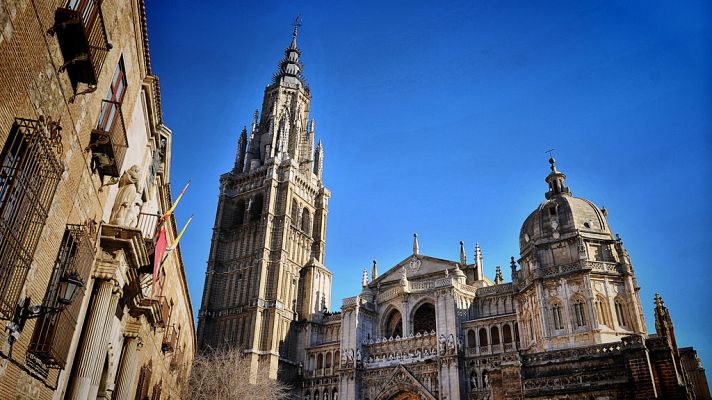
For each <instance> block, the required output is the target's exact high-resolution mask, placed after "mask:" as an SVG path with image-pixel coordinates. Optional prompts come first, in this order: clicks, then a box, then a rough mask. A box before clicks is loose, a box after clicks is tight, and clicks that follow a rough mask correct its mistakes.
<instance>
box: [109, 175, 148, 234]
mask: <svg viewBox="0 0 712 400" xmlns="http://www.w3.org/2000/svg"><path fill="white" fill-rule="evenodd" d="M140 179H141V170H140V169H139V168H138V166H137V165H134V166H133V167H131V168H129V169H128V170H127V171H126V172H124V174H123V175H121V179H119V191H118V193H117V194H116V199H115V200H114V207H113V208H112V209H111V218H109V223H110V224H112V225H119V226H128V227H134V226H136V223H137V218H138V214H139V210H140V206H141V199H140V197H139V187H138V185H139V181H140Z"/></svg>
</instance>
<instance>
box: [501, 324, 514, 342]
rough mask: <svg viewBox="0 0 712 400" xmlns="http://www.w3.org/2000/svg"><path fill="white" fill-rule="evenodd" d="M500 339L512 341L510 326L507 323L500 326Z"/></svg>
mask: <svg viewBox="0 0 712 400" xmlns="http://www.w3.org/2000/svg"><path fill="white" fill-rule="evenodd" d="M502 339H503V341H504V343H512V328H511V327H510V326H509V325H505V326H503V327H502Z"/></svg>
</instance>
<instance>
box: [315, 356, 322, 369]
mask: <svg viewBox="0 0 712 400" xmlns="http://www.w3.org/2000/svg"><path fill="white" fill-rule="evenodd" d="M322 368H324V355H323V354H321V353H319V355H318V356H316V369H322Z"/></svg>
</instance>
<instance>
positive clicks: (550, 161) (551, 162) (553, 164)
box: [544, 149, 556, 171]
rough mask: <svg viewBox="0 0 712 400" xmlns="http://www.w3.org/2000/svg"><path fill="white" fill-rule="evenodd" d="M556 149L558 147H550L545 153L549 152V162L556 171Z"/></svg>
mask: <svg viewBox="0 0 712 400" xmlns="http://www.w3.org/2000/svg"><path fill="white" fill-rule="evenodd" d="M554 150H556V149H549V150H547V151H545V152H544V153H548V154H549V164H551V170H552V171H556V160H555V159H554Z"/></svg>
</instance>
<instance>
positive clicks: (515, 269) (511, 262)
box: [509, 256, 517, 282]
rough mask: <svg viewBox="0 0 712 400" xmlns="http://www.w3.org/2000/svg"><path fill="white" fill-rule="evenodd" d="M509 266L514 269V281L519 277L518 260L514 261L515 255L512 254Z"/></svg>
mask: <svg viewBox="0 0 712 400" xmlns="http://www.w3.org/2000/svg"><path fill="white" fill-rule="evenodd" d="M509 267H510V268H511V269H512V282H514V281H515V280H516V278H517V262H516V261H514V257H513V256H512V257H511V259H510V261H509Z"/></svg>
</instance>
